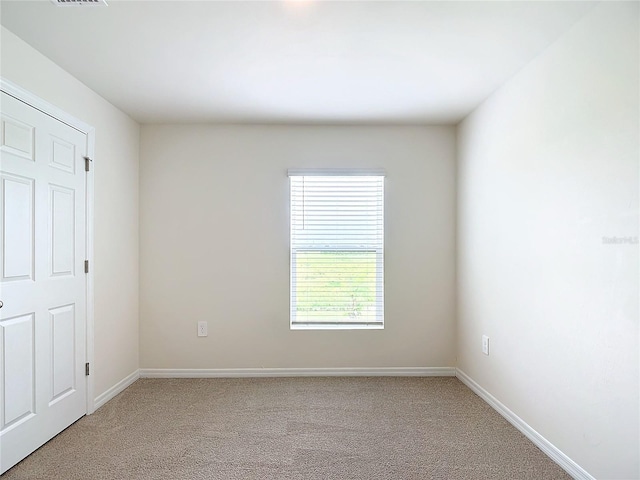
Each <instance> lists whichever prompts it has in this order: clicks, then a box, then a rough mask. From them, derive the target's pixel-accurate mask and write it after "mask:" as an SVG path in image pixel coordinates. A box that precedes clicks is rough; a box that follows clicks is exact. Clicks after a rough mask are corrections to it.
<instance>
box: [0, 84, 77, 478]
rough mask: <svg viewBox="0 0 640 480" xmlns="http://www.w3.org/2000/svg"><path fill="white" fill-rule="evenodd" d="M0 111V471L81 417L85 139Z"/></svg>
mask: <svg viewBox="0 0 640 480" xmlns="http://www.w3.org/2000/svg"><path fill="white" fill-rule="evenodd" d="M0 106H1V107H2V108H1V116H2V125H1V141H0V155H1V157H0V215H1V218H0V242H1V245H0V300H1V301H2V303H3V305H2V307H1V308H0V402H1V404H0V473H2V472H5V471H6V470H8V469H9V468H11V467H12V466H13V465H15V464H16V463H17V462H19V461H20V460H21V459H23V458H24V457H26V456H27V455H29V454H30V453H31V452H33V451H34V450H36V449H37V448H38V447H40V446H41V445H42V444H44V443H45V442H47V441H48V440H49V439H51V438H52V437H54V436H55V435H56V434H58V433H59V432H61V431H62V430H64V429H65V428H66V427H68V426H69V425H71V424H72V423H73V422H75V421H76V420H78V419H79V418H80V417H82V416H83V415H84V414H85V413H86V408H87V404H86V395H87V381H86V376H85V361H86V322H87V303H86V298H87V280H86V275H85V270H84V261H85V258H86V248H87V246H86V228H85V225H86V221H87V219H86V211H85V210H86V199H85V195H86V181H87V178H86V177H87V175H86V173H85V165H84V162H85V160H84V156H85V155H86V152H87V135H86V134H85V133H81V132H79V131H78V130H76V129H74V128H72V127H70V126H68V125H66V124H64V123H62V122H60V121H58V120H56V119H54V118H53V117H50V116H49V115H46V114H45V113H42V112H40V111H39V110H36V109H35V108H33V107H30V106H28V105H27V104H26V103H23V102H21V101H19V100H17V99H15V98H13V97H11V96H9V95H7V94H6V93H4V92H2V98H1V103H0Z"/></svg>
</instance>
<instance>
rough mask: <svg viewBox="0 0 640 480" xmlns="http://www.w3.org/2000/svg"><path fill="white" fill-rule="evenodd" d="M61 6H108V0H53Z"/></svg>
mask: <svg viewBox="0 0 640 480" xmlns="http://www.w3.org/2000/svg"><path fill="white" fill-rule="evenodd" d="M51 1H52V2H53V3H55V4H56V5H57V6H59V7H78V6H87V7H106V6H107V0H51Z"/></svg>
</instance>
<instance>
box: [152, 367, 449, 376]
mask: <svg viewBox="0 0 640 480" xmlns="http://www.w3.org/2000/svg"><path fill="white" fill-rule="evenodd" d="M455 375H456V369H455V368H454V367H386V368H357V367H356V368H198V369H182V368H141V369H140V377H141V378H225V377H226V378H246V377H455Z"/></svg>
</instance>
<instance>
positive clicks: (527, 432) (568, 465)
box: [456, 368, 595, 480]
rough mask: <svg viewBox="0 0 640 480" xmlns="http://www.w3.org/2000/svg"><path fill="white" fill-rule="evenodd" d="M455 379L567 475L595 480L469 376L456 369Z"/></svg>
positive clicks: (581, 479)
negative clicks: (504, 419) (518, 431)
mask: <svg viewBox="0 0 640 480" xmlns="http://www.w3.org/2000/svg"><path fill="white" fill-rule="evenodd" d="M456 377H458V379H459V380H460V381H461V382H462V383H464V384H465V385H466V386H467V387H469V388H470V389H471V390H473V391H474V392H475V393H476V394H477V395H478V396H479V397H480V398H482V399H483V400H484V401H485V402H487V403H488V404H489V405H490V406H491V407H492V408H493V409H494V410H495V411H496V412H498V413H499V414H500V415H502V416H503V417H504V418H506V419H507V421H508V422H509V423H510V424H511V425H513V426H514V427H516V428H517V429H518V430H520V432H522V433H523V434H524V436H526V437H527V438H528V439H529V440H531V441H532V442H533V443H534V445H536V446H537V447H538V448H539V449H540V450H542V451H543V452H544V453H545V454H546V455H547V456H548V457H549V458H551V460H553V461H554V462H556V463H557V464H558V465H560V466H561V467H562V468H563V469H564V470H565V471H566V472H567V473H568V474H569V475H571V476H572V477H573V478H575V479H576V480H595V477H593V476H591V475H590V474H589V473H588V472H587V471H586V470H585V469H583V468H582V467H581V466H580V465H578V464H577V463H576V462H574V461H573V460H571V459H570V458H569V457H568V456H567V455H565V454H564V453H563V452H562V451H561V450H560V449H558V447H556V446H555V445H554V444H553V443H551V442H550V441H549V440H547V439H546V438H544V437H543V436H542V435H540V434H539V433H538V432H536V431H535V430H534V429H533V428H532V427H531V426H530V425H529V424H528V423H526V422H525V421H524V420H522V419H521V418H520V417H519V416H517V415H516V414H515V413H513V412H512V411H511V410H509V409H508V408H507V407H506V406H505V405H504V404H503V403H501V402H500V401H499V400H498V399H497V398H496V397H494V396H493V395H491V394H490V393H489V392H488V391H486V390H485V389H484V388H482V387H481V386H480V385H478V384H477V383H476V382H475V381H474V380H473V379H472V378H471V377H470V376H469V375H467V374H466V373H464V372H463V371H462V370H460V369H459V368H458V369H456Z"/></svg>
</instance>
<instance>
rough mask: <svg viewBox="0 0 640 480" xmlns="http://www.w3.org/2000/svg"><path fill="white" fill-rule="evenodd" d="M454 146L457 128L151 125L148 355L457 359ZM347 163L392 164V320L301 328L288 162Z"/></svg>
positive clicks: (205, 363) (189, 364) (144, 288)
mask: <svg viewBox="0 0 640 480" xmlns="http://www.w3.org/2000/svg"><path fill="white" fill-rule="evenodd" d="M454 148H455V135H454V128H453V127H346V126H341V127H321V126H313V127H312V126H205V125H164V126H143V127H142V136H141V187H140V188H141V189H140V208H141V216H140V219H141V231H140V235H141V237H140V239H141V246H142V247H141V250H140V266H141V271H140V274H141V292H140V301H141V303H140V308H141V320H140V328H141V349H140V352H141V367H145V368H260V367H273V368H275V367H283V368H284V367H288V368H294V367H299V368H320V367H326V368H328V367H442V366H452V365H453V364H454V358H455V356H454V256H455V253H454V224H455V221H454V215H455V207H454V201H455V191H454V175H455V174H454V167H455V158H454V154H455V150H454ZM338 166H342V167H345V166H351V167H381V168H385V169H386V171H387V179H386V229H385V231H386V239H385V244H386V250H385V269H386V270H385V293H386V295H385V297H386V298H385V302H386V305H385V329H384V330H376V331H371V330H369V331H362V330H350V331H290V330H289V218H288V210H289V203H288V202H289V180H288V177H287V169H288V168H292V167H338ZM198 320H207V321H208V322H209V336H208V337H206V338H198V337H197V336H196V323H197V321H198Z"/></svg>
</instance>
